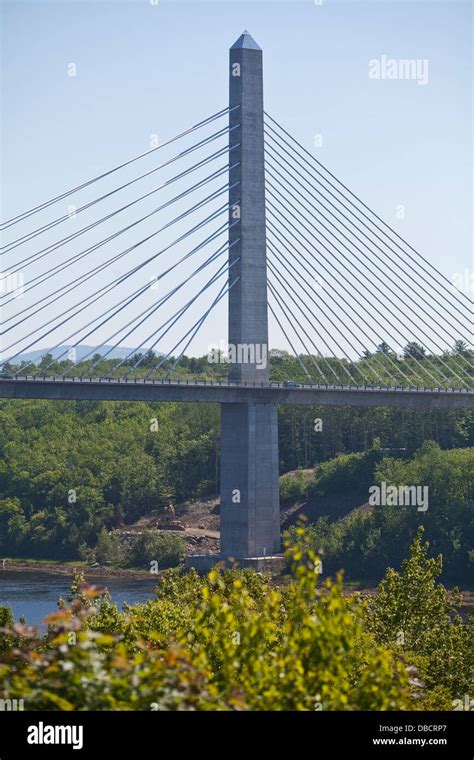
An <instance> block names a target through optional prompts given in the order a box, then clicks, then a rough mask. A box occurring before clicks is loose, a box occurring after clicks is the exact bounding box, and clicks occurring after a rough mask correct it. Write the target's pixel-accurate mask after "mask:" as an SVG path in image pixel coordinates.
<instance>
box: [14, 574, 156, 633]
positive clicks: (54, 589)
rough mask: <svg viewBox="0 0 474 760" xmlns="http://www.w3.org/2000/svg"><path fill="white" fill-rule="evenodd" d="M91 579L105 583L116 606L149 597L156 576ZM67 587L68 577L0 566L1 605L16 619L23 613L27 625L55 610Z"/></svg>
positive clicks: (69, 582)
mask: <svg viewBox="0 0 474 760" xmlns="http://www.w3.org/2000/svg"><path fill="white" fill-rule="evenodd" d="M90 582H91V583H94V584H97V585H98V586H106V587H107V589H108V590H109V593H110V595H111V597H112V601H113V602H115V603H116V604H117V605H118V607H119V609H121V607H122V604H123V603H124V602H127V604H136V603H138V602H145V601H146V600H147V599H152V598H153V589H154V588H155V587H156V585H157V581H156V579H155V580H127V579H125V580H124V579H116V580H110V579H109V578H94V579H93V580H91V581H90ZM70 587H71V578H70V577H63V576H58V575H48V574H46V573H44V574H43V573H30V572H21V573H15V572H13V571H2V570H1V569H0V605H6V606H8V607H11V608H12V610H13V615H14V617H15V620H18V618H19V617H20V616H24V617H25V619H26V622H27V623H28V624H29V625H40V624H41V622H42V621H43V619H44V617H45V616H46V615H49V614H51V613H52V612H56V610H57V609H58V607H57V604H56V603H57V601H58V599H59V597H63V598H65V597H67V595H68V594H69V591H70Z"/></svg>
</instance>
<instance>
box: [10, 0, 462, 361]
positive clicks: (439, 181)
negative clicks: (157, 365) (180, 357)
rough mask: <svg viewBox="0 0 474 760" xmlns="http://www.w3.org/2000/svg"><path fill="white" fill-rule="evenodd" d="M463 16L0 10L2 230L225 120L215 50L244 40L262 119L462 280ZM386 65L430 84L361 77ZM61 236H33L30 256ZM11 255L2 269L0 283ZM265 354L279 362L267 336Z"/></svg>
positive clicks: (327, 9)
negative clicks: (252, 52)
mask: <svg viewBox="0 0 474 760" xmlns="http://www.w3.org/2000/svg"><path fill="white" fill-rule="evenodd" d="M471 8H472V6H471V3H470V2H462V1H458V0H450V1H448V2H438V1H435V2H433V1H430V0H426V1H425V2H415V1H411V0H407V1H403V0H402V1H400V0H397V1H396V2H381V1H380V0H377V1H376V2H359V1H358V0H352V1H351V2H341V1H340V0H323V2H322V4H321V5H319V4H316V3H314V2H313V1H312V0H305V1H304V2H298V1H296V2H295V0H291V2H290V1H287V2H286V1H283V0H280V1H277V2H274V1H268V2H258V1H255V0H253V1H252V2H241V1H239V2H235V1H233V0H228V1H227V0H220V1H219V2H191V3H188V2H180V1H179V0H168V1H167V0H159V1H158V2H157V3H156V4H153V0H152V2H150V0H131V1H127V0H115V1H114V2H101V1H99V2H98V1H97V0H95V1H93V0H82V1H77V0H61V2H44V1H43V0H34V2H29V1H28V0H25V1H24V2H23V1H12V0H6V1H4V2H3V3H2V16H3V23H2V30H3V45H2V48H3V53H2V57H3V60H2V70H3V78H2V88H1V94H2V103H3V114H4V116H3V130H2V159H3V182H2V196H3V213H2V218H4V219H5V218H9V217H11V216H13V215H15V214H17V213H20V212H21V211H23V210H24V209H27V208H29V207H31V206H34V205H36V204H37V203H40V202H42V201H43V200H45V199H47V198H49V197H51V196H54V195H56V194H57V193H60V192H61V191H63V190H65V189H67V188H69V187H71V186H74V185H76V184H77V183H79V182H81V181H84V180H85V179H88V178H89V177H92V176H94V175H96V174H98V173H100V172H101V171H104V170H107V169H108V168H110V167H112V166H114V165H116V164H118V163H120V162H122V161H124V160H126V159H128V158H130V157H132V156H134V155H137V154H138V153H141V152H142V151H144V150H147V149H148V148H149V146H150V135H153V134H158V136H159V138H160V140H165V139H167V138H169V137H171V136H173V135H174V134H176V133H177V132H180V131H181V130H183V129H184V128H186V127H188V126H190V125H191V124H192V123H194V122H196V121H198V120H199V119H201V118H203V117H206V116H207V115H208V114H211V113H213V112H215V111H217V110H219V109H220V108H223V107H225V106H226V101H227V97H228V95H227V88H228V69H227V60H228V48H229V46H230V45H231V44H232V43H233V42H234V41H235V40H236V38H237V37H238V36H239V35H240V34H241V32H242V31H243V29H244V28H247V29H248V30H249V31H250V33H251V34H252V36H253V37H254V38H255V39H256V40H257V42H258V43H259V44H260V46H261V47H262V48H263V50H264V76H265V106H266V109H267V110H268V111H269V112H270V113H271V114H272V115H273V116H275V118H277V119H278V120H279V121H280V122H281V123H282V124H283V125H284V126H285V127H286V128H288V129H289V131H290V132H292V133H293V134H294V136H295V137H296V138H297V139H298V140H300V142H301V143H302V144H303V145H304V146H305V147H306V148H307V149H308V150H310V151H311V152H312V153H314V154H315V155H316V156H317V158H318V159H319V160H321V161H322V162H323V163H324V164H325V165H326V166H328V167H329V168H330V169H331V170H332V171H333V172H334V173H335V174H336V175H337V176H338V177H340V178H341V179H342V180H343V181H344V182H345V183H346V184H347V185H348V186H349V187H350V188H352V189H353V190H354V191H356V192H357V194H358V195H360V196H361V197H362V198H363V199H364V200H365V202H366V203H368V205H369V206H371V207H372V208H374V209H375V210H376V211H377V212H378V213H379V214H380V215H381V216H382V217H383V218H385V219H386V220H387V221H388V223H389V224H391V225H392V226H394V227H395V228H396V229H397V230H398V231H399V232H400V234H402V235H403V236H404V237H405V238H406V239H407V240H408V241H410V242H411V243H412V244H413V245H415V247H416V248H417V249H418V250H420V251H421V252H422V253H423V254H424V255H425V256H426V257H427V258H428V259H429V260H430V261H431V262H432V263H433V264H434V265H436V266H437V267H438V268H439V269H440V270H441V271H442V272H443V273H445V274H446V275H447V276H448V277H449V278H450V279H451V278H452V276H453V274H454V273H455V272H460V271H463V270H464V269H465V268H472V234H471V226H470V215H471V207H472V143H471V141H472V25H471ZM383 55H387V56H388V57H391V58H395V59H405V58H414V59H421V60H425V59H427V61H428V67H429V68H428V81H427V83H426V84H419V83H418V82H417V81H413V80H408V81H400V80H397V81H394V80H380V79H379V80H374V79H371V78H369V75H368V71H369V61H370V60H371V59H380V58H381V56H383ZM71 63H73V64H75V66H76V76H74V77H71V76H70V75H69V71H70V69H69V70H68V66H70V64H71ZM316 135H321V137H322V145H320V146H316V145H315V136H316ZM221 165H222V160H221V161H220V163H218V164H216V168H217V166H221ZM150 166H151V164H149V163H148V164H147V166H143V167H140V170H141V171H145V169H146V168H147V167H148V168H149V167H150ZM135 173H136V171H135ZM128 176H133V174H131V175H127V178H128ZM168 176H172V174H169V175H168ZM202 176H204V175H202ZM116 184H117V183H116ZM156 184H157V180H156V181H155V184H154V185H150V187H153V186H156ZM183 187H184V186H183ZM101 190H102V188H101ZM90 197H94V196H93V194H92V195H91V196H86V199H87V198H90ZM130 197H131V196H130ZM82 201H83V198H81V199H80V202H82ZM400 205H402V206H403V207H404V209H405V217H404V218H403V219H400V218H397V207H399V206H400ZM154 206H156V202H155V203H154ZM154 206H153V204H152V206H151V207H150V208H153V207H154ZM64 210H65V209H64V205H63V206H62V207H61V208H60V209H59V211H58V207H55V212H58V213H64ZM55 216H56V213H54V214H53V215H52V216H51V212H50V215H49V216H48V215H44V216H43V215H38V216H36V217H33V218H32V219H31V220H29V223H28V224H27V223H25V225H24V226H21V225H19V226H18V229H17V228H16V227H15V228H13V231H14V232H15V233H18V234H24V233H25V232H27V231H29V230H31V229H34V227H35V226H36V224H35V222H36V221H38V223H41V224H44V223H45V222H46V221H48V219H51V218H55ZM84 216H85V215H84ZM92 218H94V217H91V219H92ZM75 223H77V225H79V224H82V221H78V220H75ZM84 223H85V220H84ZM78 228H79V227H77V229H78ZM110 229H111V228H110ZM179 229H184V227H179ZM13 231H11V232H13ZM62 234H66V233H64V232H63V233H62ZM15 237H16V235H15ZM59 237H60V235H59V234H56V235H55V236H53V237H49V233H48V235H45V236H44V239H43V238H42V239H41V241H40V242H41V245H42V246H43V245H47V244H49V243H50V242H52V241H54V240H56V239H59ZM12 239H14V238H12V237H11V236H10V237H7V236H6V237H5V242H8V241H9V240H12ZM96 239H98V236H96ZM130 240H131V238H130ZM127 242H128V241H127ZM39 247H40V246H39V244H38V245H37V247H36V250H38V249H39ZM34 250H35V248H34V246H32V247H30V248H28V250H27V253H28V254H30V253H32V252H34ZM79 250H81V246H79V245H76V246H75V248H74V251H79ZM114 250H118V249H114ZM120 250H121V249H120ZM183 252H184V249H183ZM21 253H22V249H21V248H19V249H17V252H16V253H15V254H13V253H11V254H9V258H8V259H6V257H5V262H4V264H3V269H4V270H5V269H8V268H9V267H11V264H12V262H15V261H17V260H19V258H20V254H21ZM60 253H61V254H62V251H61V252H60ZM58 255H59V254H58ZM99 255H100V254H99ZM56 261H57V259H56ZM96 262H97V258H95V260H94V263H96ZM40 271H41V267H39V266H38V268H37V269H36V270H35V272H36V273H39V272H40ZM29 276H30V273H28V275H26V273H25V278H26V280H28V277H29ZM67 276H69V274H68V275H67ZM65 277H66V275H62V278H63V279H61V277H58V279H57V280H56V281H55V282H57V283H58V286H59V285H60V284H63V283H64V282H66V281H67V280H66V279H64V278H65ZM71 277H72V275H71ZM178 280H179V278H178ZM178 280H170V287H171V286H173V284H174V283H175V282H177V281H178ZM87 287H89V286H87ZM46 292H48V291H47V290H43V289H42V288H40V287H39V288H37V291H36V293H35V297H39V295H42V294H45V293H46ZM82 292H83V293H87V288H86V289H85V290H83V291H82ZM397 295H398V294H397V290H396V289H394V291H393V293H392V296H393V299H394V300H396V299H397ZM26 298H27V296H26V295H25V296H24V299H17V300H16V301H15V303H14V304H13V306H12V308H14V309H16V310H18V309H19V308H24V306H25V304H26V303H27V301H26V300H25V299H26ZM28 303H29V302H28ZM112 303H113V300H112ZM201 311H202V309H201V310H200V309H197V310H196V311H195V314H196V315H199V313H201ZM224 311H225V310H224V304H221V307H220V309H219V310H218V311H217V312H216V314H215V315H213V316H211V318H210V320H209V323H208V325H207V327H206V328H205V329H203V332H202V334H200V336H199V338H198V339H196V341H195V342H194V343H193V345H192V347H191V348H190V350H189V352H188V353H193V354H203V353H206V352H207V347H208V343H209V341H214V340H215V339H217V340H219V339H221V338H224V339H225V337H226V335H225V331H224V332H223V328H222V325H223V324H224V322H225V316H224ZM8 313H10V312H8ZM51 313H53V312H51ZM28 331H29V330H28ZM24 332H27V330H26V328H25V329H23V332H22V331H21V330H19V332H18V333H14V335H18V336H19V335H21V334H23V333H24ZM109 332H111V331H109ZM146 333H147V331H146V330H144V331H143V330H141V331H139V332H138V333H137V335H136V336H134V337H133V338H131V339H128V340H125V341H124V343H125V344H126V345H130V343H131V344H132V345H134V344H137V343H138V342H139V339H141V338H142V337H145V336H146ZM101 335H103V336H106V335H107V332H104V333H101ZM61 337H63V338H66V337H67V333H61V332H60V331H59V332H57V333H55V334H54V336H53V337H52V338H49V337H48V338H47V339H45V340H44V341H43V345H52V344H54V343H55V342H57V340H59V339H61ZM27 342H28V341H27ZM86 342H87V341H86ZM89 342H90V341H89ZM273 344H274V345H278V346H279V347H287V346H285V340H284V338H283V337H282V336H281V334H279V333H278V331H276V333H275V338H274V341H273ZM4 345H5V344H4ZM22 345H24V346H26V343H24V344H22ZM171 347H172V344H171V343H168V342H166V341H165V343H164V346H158V348H162V349H163V350H164V349H168V348H171ZM9 353H11V352H9Z"/></svg>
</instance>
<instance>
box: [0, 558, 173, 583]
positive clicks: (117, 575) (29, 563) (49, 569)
mask: <svg viewBox="0 0 474 760" xmlns="http://www.w3.org/2000/svg"><path fill="white" fill-rule="evenodd" d="M75 572H81V573H84V576H85V579H86V580H93V579H99V578H100V579H104V578H105V579H109V580H150V581H152V580H153V579H154V578H157V577H158V575H161V573H158V574H157V575H152V574H151V573H150V571H149V570H144V569H143V570H142V569H140V568H133V567H131V568H125V567H107V565H100V566H99V567H90V566H88V565H85V564H83V563H81V562H78V563H77V564H74V563H71V564H64V563H61V562H54V561H49V562H48V561H43V560H41V561H36V560H26V559H7V560H6V561H5V563H4V564H3V561H2V560H1V559H0V582H1V578H2V576H3V577H4V576H7V575H9V574H15V575H19V574H23V573H24V574H25V575H26V574H30V575H31V574H32V573H34V574H35V575H37V574H41V575H46V576H60V577H63V578H66V577H69V578H71V579H72V577H73V575H74V573H75Z"/></svg>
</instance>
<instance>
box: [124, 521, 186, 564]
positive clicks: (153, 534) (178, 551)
mask: <svg viewBox="0 0 474 760" xmlns="http://www.w3.org/2000/svg"><path fill="white" fill-rule="evenodd" d="M185 556H186V543H185V541H184V538H183V537H182V536H178V535H176V533H171V532H158V531H153V530H147V531H144V532H143V533H141V534H140V535H139V536H137V537H136V538H135V539H134V540H133V543H132V546H131V548H130V553H129V563H130V564H131V565H133V566H135V567H143V566H144V565H146V566H147V567H149V566H150V562H158V566H159V567H160V568H165V567H175V566H176V565H179V564H180V562H182V561H183V559H184V557H185Z"/></svg>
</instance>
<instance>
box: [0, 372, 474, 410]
mask: <svg viewBox="0 0 474 760" xmlns="http://www.w3.org/2000/svg"><path fill="white" fill-rule="evenodd" d="M0 398H16V399H56V400H61V399H63V400H68V399H77V400H96V401H148V402H153V401H182V402H201V403H203V402H204V403H220V404H232V403H274V404H301V405H310V404H320V405H326V406H392V407H412V408H433V409H473V408H474V391H470V390H461V389H448V390H446V389H444V388H397V387H388V386H387V387H382V386H381V387H377V386H370V387H369V386H367V387H361V386H357V387H356V386H348V385H347V386H345V385H341V386H330V385H329V386H326V385H324V386H323V385H299V386H297V387H292V386H288V385H285V384H284V383H269V384H261V385H258V384H255V385H253V384H252V385H248V384H247V385H246V384H238V383H227V382H216V381H205V380H195V381H188V380H181V381H178V380H175V381H165V380H146V381H144V380H141V379H136V380H133V379H132V380H123V379H121V380H119V379H115V378H84V377H83V378H78V377H77V378H62V377H61V378H55V377H43V376H41V377H40V376H38V375H36V376H34V377H25V378H16V379H14V378H0Z"/></svg>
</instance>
